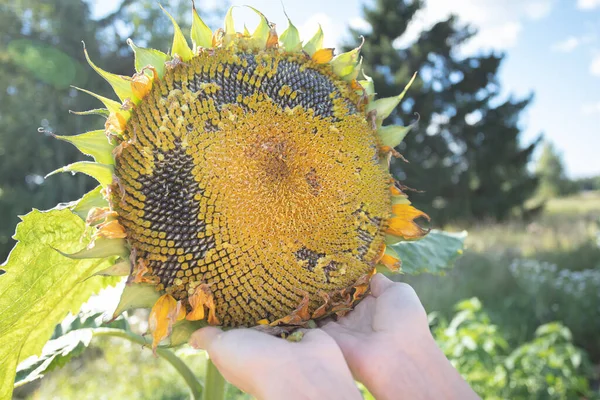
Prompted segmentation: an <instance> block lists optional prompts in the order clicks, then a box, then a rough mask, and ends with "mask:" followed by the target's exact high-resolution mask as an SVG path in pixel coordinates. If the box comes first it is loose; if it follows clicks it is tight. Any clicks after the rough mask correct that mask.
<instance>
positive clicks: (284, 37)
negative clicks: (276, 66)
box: [279, 14, 302, 52]
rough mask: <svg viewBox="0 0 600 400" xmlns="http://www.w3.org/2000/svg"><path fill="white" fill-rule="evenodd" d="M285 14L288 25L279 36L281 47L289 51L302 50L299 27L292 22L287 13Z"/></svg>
mask: <svg viewBox="0 0 600 400" xmlns="http://www.w3.org/2000/svg"><path fill="white" fill-rule="evenodd" d="M285 16H286V18H287V20H288V27H287V29H286V30H285V31H283V33H282V34H281V36H280V37H279V44H280V47H283V49H284V50H285V51H289V52H297V51H300V50H301V49H302V41H301V40H300V32H298V29H297V28H296V27H295V26H294V24H292V20H291V19H290V17H288V16H287V14H286V15H285Z"/></svg>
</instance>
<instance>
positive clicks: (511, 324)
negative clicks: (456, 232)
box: [404, 192, 600, 363]
mask: <svg viewBox="0 0 600 400" xmlns="http://www.w3.org/2000/svg"><path fill="white" fill-rule="evenodd" d="M466 246H467V249H466V250H465V253H464V255H463V257H462V258H460V259H459V260H458V262H457V263H456V266H455V267H454V269H453V270H451V271H450V272H449V273H448V274H447V275H446V276H433V275H428V274H424V275H420V276H415V277H406V278H405V279H404V280H405V281H407V282H408V283H410V284H411V285H413V287H414V288H415V290H416V291H417V293H418V294H419V296H420V297H421V300H422V302H423V304H424V305H425V307H426V309H427V311H429V312H430V311H437V312H440V313H441V314H442V315H444V316H445V317H447V318H449V317H450V316H451V315H452V314H453V312H454V310H453V309H452V305H453V304H455V303H456V302H458V301H459V300H461V299H465V298H470V297H478V298H479V299H480V300H481V301H482V303H483V305H484V308H485V309H486V311H487V312H488V314H489V315H490V316H491V318H492V320H494V322H495V323H496V324H497V325H499V326H501V327H502V328H503V329H505V330H506V331H507V333H508V336H509V338H510V339H511V340H512V342H513V343H515V344H516V343H522V342H524V341H526V340H530V339H531V338H532V337H533V334H534V331H535V329H536V328H537V327H538V326H539V325H542V324H543V323H546V322H550V321H553V320H559V321H562V322H563V323H565V324H566V325H567V326H568V327H569V328H570V329H571V330H572V331H573V333H574V339H575V343H576V344H577V345H579V346H580V347H582V348H584V349H585V350H586V351H587V352H588V353H589V354H590V356H591V357H592V359H593V360H594V361H595V362H596V363H599V362H600V338H599V337H598V335H597V332H599V331H600V320H599V319H598V318H591V315H598V312H600V299H599V296H598V295H597V292H596V294H595V293H594V292H593V291H594V290H596V291H598V290H600V288H598V287H595V286H591V287H588V286H585V284H587V283H589V282H584V283H582V285H583V286H582V287H581V288H580V289H579V291H583V292H585V291H586V290H587V291H590V294H589V295H586V296H579V295H580V294H581V293H577V290H574V291H569V290H566V291H565V289H564V288H561V287H557V285H556V283H557V282H559V281H560V280H561V279H563V278H560V277H561V276H566V279H571V278H572V277H574V278H573V279H576V278H577V275H576V274H574V272H577V271H579V272H581V271H587V272H586V273H588V272H589V273H597V274H600V193H599V192H595V193H584V194H580V195H576V196H570V197H566V198H560V199H553V200H550V201H549V202H548V203H547V207H546V209H545V210H544V212H543V213H542V214H541V215H540V216H539V217H538V218H537V219H536V220H535V221H532V222H529V223H524V222H521V221H510V222H506V223H503V224H491V223H482V224H478V225H476V226H473V227H471V228H470V229H469V237H468V239H467V242H466ZM523 260H531V261H530V263H531V262H533V263H534V264H535V265H533V266H532V267H531V268H530V267H529V266H528V265H525V263H524V262H523ZM552 265H555V266H556V267H555V268H556V270H552V268H553V267H552ZM511 266H512V267H511ZM532 268H533V269H535V274H532V273H530V272H531V271H533V269H532ZM562 271H564V272H562ZM593 271H596V272H593ZM561 274H562V275H561ZM583 292H582V293H583Z"/></svg>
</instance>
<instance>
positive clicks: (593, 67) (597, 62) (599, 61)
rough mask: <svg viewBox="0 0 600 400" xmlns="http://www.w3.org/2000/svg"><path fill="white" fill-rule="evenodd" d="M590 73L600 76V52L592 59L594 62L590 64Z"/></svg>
mask: <svg viewBox="0 0 600 400" xmlns="http://www.w3.org/2000/svg"><path fill="white" fill-rule="evenodd" d="M590 74H592V75H594V76H600V54H596V56H595V57H594V58H593V59H592V63H591V64H590Z"/></svg>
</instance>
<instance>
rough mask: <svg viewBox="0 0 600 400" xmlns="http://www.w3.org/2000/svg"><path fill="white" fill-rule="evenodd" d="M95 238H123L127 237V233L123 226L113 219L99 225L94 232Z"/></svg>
mask: <svg viewBox="0 0 600 400" xmlns="http://www.w3.org/2000/svg"><path fill="white" fill-rule="evenodd" d="M94 237H95V238H106V239H123V238H126V237H127V233H126V232H125V229H124V228H123V226H122V225H121V224H120V223H119V221H117V220H116V219H113V220H112V221H107V222H104V223H102V224H100V225H98V230H97V231H96V233H95V234H94Z"/></svg>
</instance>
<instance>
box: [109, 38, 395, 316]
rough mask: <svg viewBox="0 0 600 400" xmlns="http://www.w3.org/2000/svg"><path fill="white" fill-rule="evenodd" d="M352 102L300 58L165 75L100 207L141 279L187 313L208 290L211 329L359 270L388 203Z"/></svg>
mask: <svg viewBox="0 0 600 400" xmlns="http://www.w3.org/2000/svg"><path fill="white" fill-rule="evenodd" d="M360 103H361V102H360V97H359V95H357V94H356V93H355V92H354V90H353V89H352V88H351V87H350V85H349V84H348V83H347V82H344V81H342V80H341V79H339V78H337V77H336V76H335V75H334V74H333V73H332V72H331V68H330V67H328V66H326V65H320V64H317V63H315V62H314V61H312V60H311V59H309V58H307V57H305V56H304V55H303V54H292V53H283V52H279V51H277V50H261V51H256V52H251V51H249V52H247V53H241V54H240V53H235V52H234V51H232V50H229V49H214V50H210V51H204V52H202V53H200V55H198V56H196V57H194V58H193V59H191V60H190V61H189V62H187V63H183V64H179V65H175V66H172V67H171V68H170V69H168V70H167V72H166V74H165V76H164V78H163V79H161V80H159V81H156V82H155V84H154V86H153V88H152V90H151V91H150V93H149V94H148V95H147V96H146V97H145V98H144V101H143V102H142V103H140V105H139V106H137V107H136V108H135V109H134V110H132V116H131V118H130V120H129V121H128V123H127V127H126V129H125V132H124V135H123V137H124V140H125V141H124V142H123V143H122V145H121V148H120V149H119V152H118V153H117V154H116V156H115V158H116V166H115V175H116V179H115V182H116V183H115V185H114V187H113V190H112V199H111V201H112V204H113V207H114V208H115V209H116V211H117V212H118V215H119V222H120V223H121V225H122V226H123V227H124V229H125V230H126V232H127V236H128V240H129V243H130V245H131V247H132V249H134V250H135V255H136V257H137V262H141V263H143V264H144V265H145V266H147V270H148V279H149V280H150V281H153V282H154V283H155V284H156V287H157V289H158V290H161V291H166V292H167V293H169V294H171V295H172V296H174V297H175V298H176V299H178V300H182V301H183V302H184V304H185V305H186V306H187V307H188V308H189V304H188V303H186V301H187V299H188V298H189V296H191V295H192V294H193V293H194V290H195V288H196V287H197V286H198V285H201V284H206V285H208V287H209V288H210V290H211V292H212V294H213V295H214V299H215V303H216V313H217V316H218V318H219V320H220V321H221V323H222V325H224V326H240V325H244V326H252V325H255V324H256V323H257V322H258V321H260V320H264V319H266V320H268V321H274V320H277V319H279V318H282V317H284V316H286V315H289V314H290V313H292V312H293V311H294V310H295V309H296V308H297V307H298V304H299V303H300V302H301V301H302V299H303V298H304V297H305V296H307V295H308V296H309V299H310V301H309V309H310V310H311V311H314V310H315V309H317V308H318V307H319V306H320V305H321V304H322V302H323V300H322V294H323V293H325V294H327V293H331V292H333V291H336V290H340V289H343V288H345V287H349V286H351V285H352V284H353V283H354V282H356V280H357V279H358V278H359V277H361V276H363V275H365V274H367V273H369V272H370V271H371V270H372V269H373V267H374V264H375V262H376V260H377V259H378V256H379V249H380V248H381V247H382V245H383V243H384V238H383V230H384V229H385V223H386V222H385V221H386V220H387V219H388V218H389V214H390V208H391V205H390V196H389V173H388V172H387V171H386V169H385V167H384V166H382V165H380V163H379V157H378V143H377V139H376V135H375V132H374V131H373V129H372V127H371V126H370V124H369V123H368V122H367V121H366V119H365V110H364V107H363V106H361V104H360Z"/></svg>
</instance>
